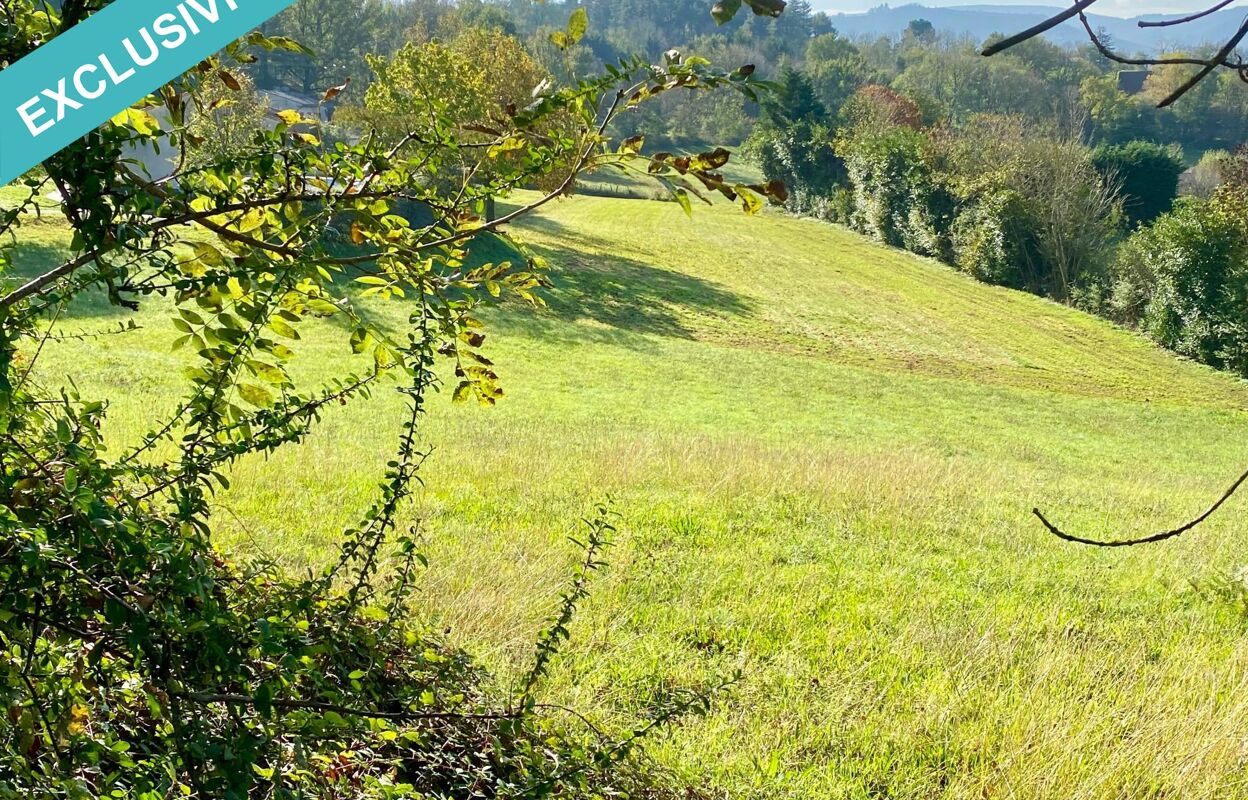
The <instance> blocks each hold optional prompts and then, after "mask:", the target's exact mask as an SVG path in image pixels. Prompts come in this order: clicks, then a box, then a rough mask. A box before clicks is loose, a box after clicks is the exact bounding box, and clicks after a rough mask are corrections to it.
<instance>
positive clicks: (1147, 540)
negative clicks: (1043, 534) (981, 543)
mask: <svg viewBox="0 0 1248 800" xmlns="http://www.w3.org/2000/svg"><path fill="white" fill-rule="evenodd" d="M1245 481H1248V472H1244V474H1243V475H1240V476H1239V479H1238V480H1236V481H1235V482H1234V483H1233V484H1231V488H1229V489H1227V490H1226V492H1225V493H1224V494H1223V495H1222V496H1221V497H1220V498H1218V501H1217V502H1216V503H1214V504H1213V505H1211V506H1210V507H1209V509H1208V510H1207V511H1205V513H1203V514H1201V515H1200V516H1199V517H1197V518H1196V519H1194V520H1192V521H1191V522H1189V523H1187V524H1186V525H1181V526H1179V527H1178V528H1175V529H1173V530H1169V531H1162V532H1161V533H1155V534H1153V535H1152V536H1144V537H1142V538H1139V539H1118V540H1111V541H1104V540H1100V539H1088V538H1085V537H1083V536H1076V535H1074V534H1070V533H1066V532H1065V531H1063V530H1062V529H1061V528H1058V527H1057V526H1056V525H1054V524H1053V523H1051V522H1049V520H1048V519H1046V518H1045V516H1044V514H1042V513H1040V509H1038V508H1033V509H1032V511H1031V513H1033V514H1035V515H1036V517H1037V518H1038V519H1039V520H1040V522H1041V523H1043V524H1044V527H1045V528H1047V529H1048V531H1049V533H1051V534H1053V535H1054V536H1056V537H1057V538H1059V539H1062V540H1064V541H1067V542H1074V543H1075V544H1087V545H1092V546H1093V547H1134V546H1136V545H1141V544H1154V543H1156V542H1164V541H1166V540H1167V539H1177V538H1178V537H1180V536H1182V535H1183V534H1185V533H1187V532H1188V531H1190V530H1192V529H1193V528H1196V527H1197V526H1199V525H1200V524H1201V523H1203V522H1204V521H1205V520H1207V519H1209V518H1210V517H1212V516H1213V515H1214V513H1216V512H1217V510H1218V509H1219V508H1221V507H1222V505H1223V504H1224V503H1225V502H1226V501H1227V500H1230V499H1231V498H1232V497H1233V496H1234V495H1235V493H1236V492H1237V491H1239V487H1241V486H1243V485H1244V482H1245Z"/></svg>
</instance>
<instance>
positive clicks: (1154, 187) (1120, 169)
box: [1092, 141, 1185, 227]
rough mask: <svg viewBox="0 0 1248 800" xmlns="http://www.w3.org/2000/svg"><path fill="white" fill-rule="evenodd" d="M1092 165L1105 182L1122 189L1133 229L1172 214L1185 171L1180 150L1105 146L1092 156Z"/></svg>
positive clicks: (1137, 143)
mask: <svg viewBox="0 0 1248 800" xmlns="http://www.w3.org/2000/svg"><path fill="white" fill-rule="evenodd" d="M1092 163H1093V164H1094V165H1095V166H1096V168H1097V170H1098V171H1099V172H1100V173H1101V176H1102V178H1103V179H1104V180H1105V181H1107V182H1108V183H1110V184H1111V185H1117V186H1118V187H1119V194H1120V195H1121V196H1122V201H1123V202H1122V209H1123V213H1125V214H1126V217H1127V221H1128V223H1129V224H1130V225H1131V226H1132V227H1136V226H1138V225H1141V224H1144V223H1148V222H1151V221H1153V220H1154V219H1156V218H1157V217H1159V216H1160V215H1162V214H1164V213H1166V212H1167V211H1169V210H1170V208H1171V206H1172V205H1173V204H1174V199H1175V198H1176V197H1178V193H1179V176H1180V175H1182V174H1183V170H1184V168H1185V166H1184V163H1183V155H1182V153H1180V152H1178V151H1177V148H1173V147H1164V146H1162V145H1159V144H1155V143H1153V142H1144V141H1133V142H1127V143H1126V144H1120V145H1102V146H1100V147H1098V148H1096V149H1095V150H1094V151H1093V152H1092Z"/></svg>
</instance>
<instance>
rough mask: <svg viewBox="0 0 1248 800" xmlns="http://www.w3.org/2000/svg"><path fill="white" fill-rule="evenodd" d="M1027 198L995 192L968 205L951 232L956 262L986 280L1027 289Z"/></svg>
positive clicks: (968, 272) (1010, 193)
mask: <svg viewBox="0 0 1248 800" xmlns="http://www.w3.org/2000/svg"><path fill="white" fill-rule="evenodd" d="M1025 205H1026V204H1025V202H1024V200H1023V198H1022V197H1021V196H1020V195H1019V194H1018V193H1017V192H1012V191H1008V190H1003V191H998V192H994V193H992V194H988V195H986V196H984V197H980V198H977V199H976V200H975V201H974V202H971V203H969V204H967V205H965V206H964V207H963V208H962V209H961V210H960V211H959V212H958V215H957V218H956V219H955V220H954V222H953V228H952V232H951V235H950V238H951V239H952V247H953V263H954V265H955V266H957V267H958V269H960V270H962V271H963V272H965V273H967V274H969V275H973V276H974V277H976V278H978V279H979V280H981V281H984V282H985V283H992V284H996V285H998V286H1008V287H1010V288H1012V289H1024V288H1026V276H1025V275H1024V273H1023V264H1025V263H1027V261H1028V260H1029V257H1028V255H1026V254H1025V253H1024V248H1026V247H1029V246H1034V245H1032V243H1031V242H1029V241H1028V228H1029V224H1028V219H1027V210H1026V207H1025Z"/></svg>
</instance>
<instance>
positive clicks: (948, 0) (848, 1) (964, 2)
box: [811, 0, 1248, 17]
mask: <svg viewBox="0 0 1248 800" xmlns="http://www.w3.org/2000/svg"><path fill="white" fill-rule="evenodd" d="M911 2H916V3H918V4H919V5H925V6H969V5H997V6H1055V7H1064V6H1065V5H1066V4H1065V3H1063V2H1060V0H1056V1H1055V0H890V2H889V3H888V4H889V5H891V6H894V7H896V6H903V5H908V4H910V3H911ZM1212 2H1213V0H1208V2H1204V1H1203V0H1099V1H1098V2H1097V3H1096V5H1094V6H1092V8H1090V9H1089V11H1091V12H1093V13H1096V14H1105V15H1106V16H1113V17H1136V16H1139V15H1141V14H1190V13H1192V12H1193V11H1199V10H1201V9H1203V8H1205V7H1206V6H1208V5H1211V4H1212ZM811 5H812V6H814V7H815V9H816V10H818V11H827V12H828V13H830V14H838V13H841V12H854V11H867V10H869V9H871V8H874V7H876V6H878V5H881V0H811ZM1233 7H1234V8H1240V7H1244V8H1248V5H1245V3H1244V2H1239V3H1235V4H1234V6H1233Z"/></svg>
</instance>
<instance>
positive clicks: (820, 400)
mask: <svg viewBox="0 0 1248 800" xmlns="http://www.w3.org/2000/svg"><path fill="white" fill-rule="evenodd" d="M41 230H42V232H41V233H39V234H38V235H39V236H41V237H43V238H42V239H40V240H39V241H37V242H34V241H32V242H31V243H30V245H28V248H27V249H26V251H25V252H24V262H25V263H24V265H23V264H19V267H23V266H24V268H34V266H35V263H36V262H38V261H40V260H43V259H51V258H53V257H55V255H56V252H57V250H58V248H61V247H63V244H64V241H63V238H60V239H58V238H57V237H58V236H59V235H60V234H58V233H56V231H55V230H53V229H51V228H44V229H41ZM519 233H521V234H522V235H523V236H524V237H525V238H526V239H527V240H528V241H529V242H530V243H531V244H532V245H533V246H534V247H535V248H536V249H537V250H538V251H539V252H540V253H541V254H543V255H544V256H546V257H547V258H548V259H549V260H550V262H551V264H552V279H553V280H554V282H555V288H554V290H553V291H552V292H551V293H550V307H549V308H548V309H546V310H544V311H540V312H533V311H531V310H527V309H520V308H514V307H512V308H507V309H503V310H501V311H498V312H495V313H493V314H492V315H491V319H490V322H491V325H492V327H493V333H492V334H491V337H490V341H489V344H488V347H487V350H488V352H489V353H490V355H491V356H492V357H493V358H495V360H496V361H497V363H498V364H499V366H500V370H501V372H502V373H503V376H504V380H505V382H506V387H507V390H508V400H507V401H506V402H504V403H503V404H502V405H501V406H500V407H498V408H496V409H493V410H482V409H476V408H464V407H452V406H451V405H450V404H449V402H439V403H437V404H435V406H436V407H435V409H434V411H433V412H432V414H431V416H430V418H429V420H428V424H427V427H426V433H427V436H428V441H429V444H430V445H431V446H432V447H433V448H434V454H433V457H432V458H431V460H430V462H429V465H428V468H427V470H426V473H425V477H426V480H427V482H428V488H427V489H426V490H425V491H424V492H423V494H422V495H421V497H420V499H419V502H418V503H417V507H416V508H415V509H413V511H412V512H411V517H410V520H409V521H410V522H411V523H412V524H414V525H418V526H419V529H420V530H421V531H422V533H423V535H424V536H425V537H426V539H427V543H428V545H427V548H428V554H429V558H430V561H431V566H430V569H429V571H428V573H427V575H426V576H425V577H424V581H425V597H426V598H427V599H428V606H427V607H426V608H425V609H423V613H426V614H427V615H428V616H429V617H430V619H431V621H433V622H436V623H437V624H438V625H441V626H444V627H445V628H446V629H448V630H449V631H451V635H452V636H453V637H455V638H456V639H458V640H461V641H465V642H467V643H469V644H470V646H472V647H474V648H475V649H477V650H478V651H480V652H484V653H486V654H487V659H488V661H489V662H490V663H491V664H492V665H493V666H494V667H496V668H497V669H499V670H503V671H506V670H508V669H511V668H512V667H513V666H514V665H516V664H520V663H523V662H524V661H525V660H526V659H527V658H528V656H529V654H530V652H531V642H532V638H533V635H534V631H535V630H536V629H537V628H538V626H539V625H540V622H541V619H542V618H543V616H544V615H545V614H547V613H549V611H550V609H551V608H552V604H553V603H554V600H555V598H556V596H557V593H558V590H559V588H560V586H561V585H562V582H563V580H564V578H565V576H566V575H567V572H568V567H569V564H570V560H571V559H573V558H575V551H574V548H572V547H571V546H570V545H568V543H567V542H566V536H567V535H569V534H574V533H575V532H576V519H577V518H578V517H579V516H581V515H582V514H583V513H585V511H586V510H587V509H588V507H589V506H590V505H591V504H592V503H593V502H595V501H597V500H599V499H600V498H603V497H606V496H610V497H612V499H613V502H614V505H615V508H616V509H617V510H618V511H619V512H620V514H621V519H620V528H621V538H620V541H619V543H618V546H617V548H616V549H615V551H614V552H613V557H612V558H611V559H610V560H611V561H612V567H611V570H610V571H609V573H608V575H607V576H606V577H605V578H604V579H603V580H602V581H601V582H600V583H599V584H597V585H596V587H595V594H594V596H593V598H592V600H591V602H590V603H589V604H588V605H587V606H586V607H585V609H584V610H583V614H582V616H581V617H580V618H579V619H578V622H577V624H576V627H575V633H576V639H575V641H574V642H573V644H572V645H571V647H570V649H569V651H568V653H567V654H566V655H565V657H564V658H563V660H562V661H561V662H560V664H561V667H560V672H559V674H558V675H557V676H556V679H555V682H554V684H553V685H552V686H551V687H549V692H550V697H551V698H552V699H554V700H556V701H559V702H566V703H568V704H569V705H572V706H575V707H577V708H579V709H584V710H588V711H590V712H591V714H592V715H593V716H594V717H595V718H596V719H597V720H598V721H599V722H600V723H601V724H604V725H607V726H614V725H622V724H624V723H625V721H626V720H627V719H628V718H629V715H630V714H633V713H637V712H639V711H640V710H641V709H642V708H643V707H644V706H645V704H646V703H647V702H648V700H650V699H652V698H654V697H657V696H661V695H662V694H663V693H664V692H666V691H668V690H669V689H670V688H671V687H672V686H674V685H687V684H690V683H698V682H701V681H710V680H712V679H714V678H715V677H716V676H722V675H725V674H729V673H731V671H732V670H734V669H736V668H741V669H742V670H743V672H744V678H743V680H742V682H741V684H740V685H739V686H738V687H737V688H736V689H735V691H734V693H733V695H732V696H730V697H727V698H725V699H724V700H723V702H722V703H721V704H720V705H719V706H718V707H717V709H716V711H715V712H714V713H713V714H712V715H711V716H710V717H708V718H706V719H703V720H697V721H692V722H690V723H688V724H686V725H685V726H683V727H682V728H680V729H679V730H678V731H677V732H676V734H675V735H674V736H672V737H671V738H668V739H664V740H662V741H660V742H656V743H654V744H653V745H652V747H651V753H652V754H653V755H654V756H655V757H657V758H659V759H660V760H661V761H663V762H664V763H665V764H668V765H670V766H671V767H672V768H673V769H674V770H675V771H676V772H677V773H678V774H680V775H682V776H685V777H687V778H689V779H690V780H693V781H697V782H700V783H706V784H709V785H711V786H712V787H718V788H720V789H722V790H724V791H725V792H727V793H728V794H729V795H730V796H735V797H759V798H812V797H821V798H822V797H844V798H867V797H881V798H882V797H889V798H916V800H917V799H918V798H933V797H950V798H954V797H956V798H984V797H1035V798H1052V797H1080V798H1121V797H1132V798H1136V797H1184V798H1200V797H1245V796H1248V783H1246V781H1248V767H1246V762H1245V760H1244V757H1243V753H1244V745H1245V739H1244V733H1243V724H1242V722H1243V719H1244V715H1245V712H1248V646H1246V645H1245V641H1244V637H1243V632H1244V630H1245V619H1244V617H1243V616H1242V615H1241V613H1240V612H1239V610H1238V609H1239V608H1240V607H1241V606H1240V605H1239V604H1240V603H1241V602H1242V597H1243V596H1244V595H1243V592H1244V591H1245V590H1244V589H1243V588H1242V584H1237V583H1235V582H1233V581H1228V580H1226V579H1224V578H1223V577H1222V576H1224V575H1231V574H1233V573H1234V571H1235V570H1236V569H1238V568H1239V566H1240V565H1242V564H1245V563H1248V544H1246V543H1245V540H1244V537H1243V524H1242V519H1243V517H1242V509H1243V508H1244V505H1243V503H1244V502H1248V501H1240V500H1237V501H1235V502H1234V503H1233V504H1232V505H1231V506H1229V507H1228V509H1227V510H1226V512H1225V514H1224V515H1223V516H1221V517H1219V518H1216V519H1215V520H1214V521H1213V522H1212V523H1211V524H1210V525H1209V526H1208V527H1207V528H1205V529H1202V530H1201V531H1200V532H1198V533H1196V534H1193V535H1192V536H1191V537H1189V538H1188V539H1186V540H1184V541H1181V542H1179V543H1176V544H1173V545H1171V546H1166V547H1157V548H1152V549H1144V550H1133V551H1127V552H1123V551H1112V552H1111V551H1099V550H1088V549H1080V548H1075V547H1072V546H1069V545H1064V544H1062V543H1060V542H1057V541H1055V540H1052V539H1051V538H1049V537H1046V536H1045V535H1043V534H1042V532H1041V531H1040V530H1039V529H1038V527H1037V525H1036V524H1035V523H1034V520H1033V519H1031V517H1030V514H1029V512H1030V509H1031V507H1032V506H1033V505H1035V504H1042V505H1044V506H1046V508H1048V509H1049V510H1051V511H1052V512H1053V513H1054V515H1055V516H1056V517H1057V518H1058V519H1059V520H1060V521H1062V522H1063V523H1066V524H1069V525H1071V526H1072V527H1076V528H1078V529H1080V530H1081V531H1082V532H1085V533H1088V534H1093V535H1109V536H1114V535H1117V534H1119V533H1122V532H1128V531H1133V530H1138V529H1153V528H1159V527H1167V526H1169V525H1171V524H1173V523H1175V522H1176V521H1178V520H1180V519H1183V518H1186V517H1187V516H1189V515H1191V514H1192V513H1193V512H1194V511H1196V510H1199V509H1200V508H1202V507H1203V506H1204V505H1207V503H1208V502H1209V500H1210V499H1212V498H1213V497H1215V496H1216V495H1217V494H1218V493H1219V492H1220V491H1221V490H1222V489H1224V488H1225V484H1226V483H1228V482H1229V480H1230V478H1231V477H1233V476H1234V475H1235V474H1238V472H1239V470H1240V469H1241V462H1243V461H1248V442H1245V441H1244V437H1243V431H1244V427H1245V425H1244V423H1245V416H1244V413H1243V411H1242V409H1244V408H1248V391H1246V390H1245V388H1244V386H1243V384H1241V383H1240V382H1238V381H1236V380H1233V379H1231V378H1230V377H1228V376H1225V375H1221V374H1217V373H1215V372H1213V371H1211V370H1208V369H1205V368H1203V367H1199V366H1196V365H1193V364H1190V363H1185V362H1182V361H1179V360H1177V359H1174V358H1172V357H1170V356H1169V355H1167V354H1166V353H1164V352H1162V351H1160V350H1158V349H1156V348H1154V347H1152V346H1151V345H1150V344H1149V343H1147V342H1146V341H1144V340H1142V339H1140V338H1138V337H1136V336H1134V335H1131V334H1129V333H1126V332H1123V331H1120V330H1117V329H1115V328H1113V327H1112V326H1110V325H1108V324H1106V323H1104V322H1103V321H1100V320H1097V319H1094V318H1091V317H1088V316H1086V315H1083V314H1080V313H1078V312H1075V311H1072V310H1070V309H1066V308H1063V307H1061V306H1058V305H1055V304H1053V303H1049V302H1047V301H1044V300H1042V299H1039V298H1035V297H1031V296H1027V295H1023V294H1019V293H1014V292H1009V291H1006V290H1001V289H995V288H991V287H987V286H983V285H980V284H977V283H975V282H973V281H971V280H968V279H966V278H964V277H963V276H960V275H958V274H956V273H954V272H952V271H951V270H949V269H948V268H946V267H943V266H940V265H938V264H935V263H932V262H928V261H924V260H921V259H916V258H913V257H911V256H908V255H905V254H901V253H898V252H894V251H889V250H885V249H883V248H880V247H877V246H875V245H873V244H870V243H868V242H866V241H865V240H863V239H861V238H860V237H857V236H855V235H852V234H849V233H847V232H844V231H842V230H839V229H837V228H834V227H831V226H826V225H821V224H817V223H811V222H803V221H800V220H794V219H788V218H784V217H780V216H775V215H767V216H763V217H760V218H745V217H743V216H741V215H740V214H737V213H734V212H733V210H732V209H730V208H727V207H716V208H714V209H703V210H699V211H697V212H696V213H695V218H694V219H693V220H692V221H690V220H687V219H686V218H685V217H684V215H683V214H682V213H681V212H680V210H679V208H678V207H677V206H675V205H672V204H662V203H654V202H647V201H627V200H603V199H594V198H575V199H572V200H570V201H566V202H563V203H561V204H559V205H557V206H556V207H554V208H553V209H551V210H550V211H549V213H548V214H545V215H544V216H543V217H542V218H540V219H536V220H532V221H530V222H528V223H526V224H525V225H523V226H522V227H521V229H520V230H519ZM366 308H367V310H368V312H369V313H370V314H373V315H374V316H375V317H376V318H377V319H378V320H381V321H383V322H386V323H388V324H392V325H395V326H398V325H399V324H400V321H401V319H402V315H403V309H402V307H401V305H399V304H392V305H368V306H366ZM111 313H112V312H110V311H106V310H103V309H82V310H80V313H79V314H77V316H76V317H75V319H73V320H72V323H73V325H74V326H84V327H86V326H92V325H98V324H100V323H101V322H104V323H108V322H111V321H112V318H111ZM140 322H141V323H143V324H146V325H148V326H149V327H148V328H146V329H145V330H144V331H143V332H142V333H141V334H140V335H139V336H137V337H136V336H129V337H106V338H104V339H100V340H92V341H89V342H76V341H67V342H63V343H59V344H55V345H52V346H51V347H52V348H53V351H52V353H50V355H54V356H55V358H50V357H45V360H44V362H43V363H44V364H46V365H49V367H50V365H54V364H56V363H57V359H58V358H59V359H68V360H70V361H72V362H73V363H75V364H77V365H78V366H80V367H81V369H82V373H83V374H82V375H81V377H80V381H79V382H80V385H81V386H82V388H83V392H84V394H86V395H88V396H91V395H95V394H103V395H105V396H108V397H110V398H112V400H113V407H112V410H111V412H110V419H111V420H112V424H113V425H115V426H116V429H117V430H118V432H119V433H121V434H122V435H128V436H132V435H136V434H137V433H138V422H137V421H138V420H139V419H140V418H141V414H140V412H142V411H143V410H144V409H145V408H150V407H151V406H153V405H158V406H159V405H164V406H169V407H171V406H172V405H173V404H174V403H175V402H176V394H175V388H176V386H177V383H176V368H177V366H178V364H179V361H178V359H177V357H175V356H174V355H172V354H170V353H169V352H168V347H167V342H168V341H169V340H170V339H171V338H172V331H169V332H168V333H166V325H167V324H166V323H163V322H161V321H159V320H158V319H156V318H154V317H149V315H148V314H146V313H145V314H143V315H140ZM71 327H73V326H71ZM342 349H343V345H342V341H341V334H340V333H339V332H336V331H333V330H330V329H328V327H327V329H326V330H325V331H324V332H323V335H314V336H310V337H307V340H306V341H305V346H304V347H303V348H302V349H301V357H300V361H301V366H300V369H301V370H302V371H303V372H304V373H305V374H307V375H310V376H315V375H316V374H318V373H320V372H322V371H324V370H325V369H326V368H327V367H328V366H329V365H333V364H337V363H340V361H341V360H342V359H345V358H347V356H344V355H343V354H342ZM61 363H62V364H63V363H65V362H64V361H61ZM43 377H44V379H45V380H54V379H57V378H59V373H56V372H50V373H49V374H47V375H45V376H43ZM398 412H399V406H398V402H397V400H396V398H395V397H394V396H393V395H392V394H391V393H389V392H378V394H377V397H376V398H375V399H374V400H373V401H372V403H371V405H370V406H368V407H366V408H357V409H355V410H354V411H352V412H346V413H340V414H331V415H330V416H329V417H328V419H327V420H326V423H325V427H324V429H323V430H321V431H320V433H319V434H318V435H317V436H316V437H315V438H314V439H313V440H312V441H311V442H309V443H308V444H307V445H305V446H303V447H301V448H299V449H297V450H294V451H290V452H283V453H281V454H279V455H278V456H276V457H275V458H273V459H272V460H270V461H267V462H262V461H258V460H257V461H254V462H248V463H246V464H244V465H242V466H241V467H240V468H238V469H237V470H236V471H235V476H234V482H235V487H234V489H233V490H232V491H230V492H228V493H226V494H224V495H222V496H221V497H220V498H219V500H218V502H219V515H218V519H219V522H220V524H221V525H222V526H223V529H224V530H225V531H226V532H227V541H228V543H229V544H230V546H232V547H235V548H240V549H244V550H248V551H258V552H263V553H266V554H269V555H272V556H273V557H275V558H278V559H280V560H282V561H285V562H286V563H290V564H292V565H303V564H307V563H310V562H316V561H319V560H320V559H322V558H325V557H326V555H327V553H328V548H329V547H330V546H331V545H332V536H333V530H334V528H335V527H336V526H337V525H339V524H344V523H348V522H350V521H351V520H352V519H353V518H354V516H355V515H357V514H358V513H359V512H360V510H361V509H362V508H363V507H364V506H366V505H367V503H368V502H369V500H370V498H371V494H370V493H371V491H372V488H373V482H374V480H375V476H376V474H377V469H378V468H379V467H380V465H382V464H383V463H384V462H385V460H386V458H387V453H388V452H389V447H390V444H391V443H390V441H389V436H390V433H389V432H390V430H391V427H390V426H389V422H390V421H391V420H393V419H395V418H396V417H397V415H398ZM377 420H384V421H385V422H386V424H379V423H376V421H377ZM279 476H280V479H279ZM1193 584H1194V585H1195V587H1196V588H1194V586H1193ZM1237 586H1238V587H1240V588H1236V587H1237Z"/></svg>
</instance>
